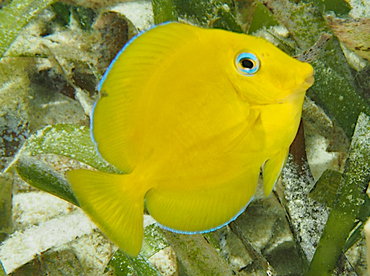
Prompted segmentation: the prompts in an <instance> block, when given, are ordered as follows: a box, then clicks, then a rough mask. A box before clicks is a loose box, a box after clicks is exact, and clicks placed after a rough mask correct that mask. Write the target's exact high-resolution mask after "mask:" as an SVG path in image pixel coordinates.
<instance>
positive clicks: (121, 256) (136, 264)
mask: <svg viewBox="0 0 370 276" xmlns="http://www.w3.org/2000/svg"><path fill="white" fill-rule="evenodd" d="M107 271H109V273H110V274H109V275H114V276H131V275H135V276H161V274H160V273H159V272H158V271H157V270H156V269H155V268H154V267H153V265H152V264H151V263H150V262H148V261H147V260H146V259H144V258H143V257H142V256H141V255H139V256H138V257H136V258H131V257H128V256H127V255H126V254H125V253H123V252H122V251H120V250H118V251H117V252H116V253H115V254H114V256H113V257H112V258H111V260H110V261H109V263H108V265H107V268H106V272H107Z"/></svg>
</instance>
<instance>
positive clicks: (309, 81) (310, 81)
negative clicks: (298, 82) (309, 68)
mask: <svg viewBox="0 0 370 276" xmlns="http://www.w3.org/2000/svg"><path fill="white" fill-rule="evenodd" d="M314 82H315V78H314V77H313V74H311V75H309V76H308V77H307V78H306V79H305V80H304V82H303V83H304V85H306V86H308V87H310V86H312V85H313V83H314ZM308 87H307V88H308Z"/></svg>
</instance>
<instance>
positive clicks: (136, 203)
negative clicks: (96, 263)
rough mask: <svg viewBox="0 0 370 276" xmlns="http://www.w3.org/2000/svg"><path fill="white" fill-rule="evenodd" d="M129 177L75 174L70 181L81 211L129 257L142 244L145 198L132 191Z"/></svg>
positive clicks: (71, 174)
mask: <svg viewBox="0 0 370 276" xmlns="http://www.w3.org/2000/svg"><path fill="white" fill-rule="evenodd" d="M129 176H130V175H117V174H108V173H103V172H96V171H88V170H74V171H69V172H67V179H68V181H69V183H70V184H71V187H72V190H73V192H74V194H75V196H76V197H77V200H78V202H79V203H80V206H81V208H82V209H83V210H84V211H85V212H86V213H87V214H88V215H89V217H90V218H91V220H92V221H93V222H94V223H96V225H98V227H99V228H100V229H101V230H102V231H103V233H104V234H105V235H106V236H107V237H108V238H109V239H110V240H112V241H113V242H114V243H115V244H116V245H117V246H119V247H120V248H121V249H122V250H123V251H124V252H125V253H127V254H128V255H130V256H137V255H138V254H139V252H140V249H141V245H142V241H143V211H144V194H140V192H137V191H135V190H134V189H130V186H131V187H132V185H133V183H128V180H130V177H129Z"/></svg>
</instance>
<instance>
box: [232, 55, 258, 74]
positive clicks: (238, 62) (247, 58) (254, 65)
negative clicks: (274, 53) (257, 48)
mask: <svg viewBox="0 0 370 276" xmlns="http://www.w3.org/2000/svg"><path fill="white" fill-rule="evenodd" d="M235 66H236V69H238V71H239V73H241V74H243V75H244V76H252V75H254V74H255V73H256V72H257V71H258V70H259V69H260V61H259V59H258V58H257V57H256V55H254V54H252V53H244V52H243V53H240V54H239V55H237V57H236V59H235Z"/></svg>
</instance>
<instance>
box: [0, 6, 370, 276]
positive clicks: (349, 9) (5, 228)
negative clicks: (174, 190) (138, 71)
mask: <svg viewBox="0 0 370 276" xmlns="http://www.w3.org/2000/svg"><path fill="white" fill-rule="evenodd" d="M369 16H370V3H369V1H362V2H361V3H359V2H357V1H348V2H345V1H330V0H327V1H315V0H312V1H309V0H307V1H288V0H277V1H266V0H260V1H257V0H256V1H251V0H240V1H231V0H230V1H226V0H225V1H218V0H213V1H195V0H189V1H181V0H171V1H168V0H167V1H160V0H153V1H145V0H140V1H139V0H138V1H118V0H114V1H94V0H88V1H87V0H86V1H82V0H81V1H77V0H76V1H46V0H43V1H42V0H34V1H32V0H22V1H20V0H13V1H4V2H1V3H0V58H1V59H0V95H1V96H0V101H1V104H0V110H1V117H0V132H1V137H0V151H1V156H2V159H1V160H0V166H1V170H2V173H1V175H0V202H1V204H0V241H1V242H2V243H1V244H0V261H1V264H2V268H3V269H1V266H0V275H6V274H10V275H43V274H47V273H49V274H50V275H189V276H192V275H366V274H367V272H366V269H367V264H366V261H365V259H366V257H365V256H366V247H365V240H364V233H363V228H364V224H365V222H366V221H367V219H368V217H369V215H370V200H369V197H368V195H367V194H366V190H367V187H368V184H369V181H370V121H369V120H370V117H369V116H370V100H369V99H370V98H369V93H370V82H369V75H370V69H369V68H370V66H369V53H370V50H369V49H370V48H369V47H370V41H369V36H368V33H369V30H370V22H369V19H368V18H369ZM166 21H180V22H182V23H184V22H185V23H191V24H193V25H197V26H201V27H204V28H219V29H225V30H229V31H233V32H236V33H247V34H252V35H256V36H261V37H264V38H267V39H268V40H270V41H271V42H272V43H273V44H275V45H276V46H278V47H279V48H280V49H281V50H283V51H284V52H286V53H287V54H289V55H290V56H295V57H297V58H298V59H301V60H305V61H308V62H310V63H311V65H312V66H313V68H314V70H315V83H314V84H313V86H312V87H311V88H310V89H309V90H308V91H307V93H306V95H307V97H306V99H305V102H304V104H303V114H302V123H301V125H300V128H299V131H298V134H297V137H296V139H295V141H294V142H293V144H292V146H291V148H290V155H289V157H288V160H287V165H286V167H285V168H284V169H283V171H282V177H281V180H280V181H278V183H277V184H276V185H275V188H274V191H273V192H272V193H271V194H270V195H269V196H268V197H267V198H265V196H264V191H263V189H262V190H261V191H259V190H257V193H256V195H255V199H254V200H253V201H252V202H251V204H249V206H248V207H247V209H246V210H245V211H244V212H243V213H242V214H241V215H240V216H239V217H238V218H237V219H236V220H235V221H233V222H231V223H230V224H228V225H226V226H224V227H222V228H220V229H218V230H216V231H213V232H209V233H206V234H196V235H185V234H179V233H173V232H170V231H167V230H164V229H162V228H160V227H158V225H157V224H155V223H154V221H153V219H151V217H150V216H148V215H146V214H144V241H143V245H142V250H141V252H140V254H139V255H138V256H137V257H130V256H128V255H126V254H125V253H124V252H123V251H121V250H117V247H116V246H114V245H113V244H112V243H111V242H110V241H109V240H108V239H107V238H105V237H104V235H102V233H101V232H100V231H99V229H98V228H97V227H96V226H95V225H94V224H93V223H92V222H91V221H90V220H89V219H88V218H87V217H86V216H85V215H84V214H83V212H82V211H81V210H80V209H79V208H77V207H76V206H79V203H78V201H77V199H76V197H75V195H74V194H73V192H72V190H71V188H70V186H69V183H68V182H67V180H66V177H65V173H66V172H67V171H69V170H71V169H78V168H83V169H96V170H98V171H101V172H106V173H119V171H118V170H117V169H116V168H115V167H113V166H112V165H110V164H108V163H107V162H106V161H105V160H104V159H103V158H102V157H101V156H100V155H99V154H98V153H97V152H96V149H95V145H94V143H93V142H92V141H91V137H90V128H89V117H90V115H91V109H92V106H93V103H94V101H95V100H96V99H97V98H98V94H97V92H96V88H97V85H98V83H99V81H100V79H101V78H102V76H103V74H104V72H105V70H106V68H107V67H108V65H109V64H110V62H111V60H112V59H113V58H114V57H115V56H116V54H117V53H118V51H119V50H120V49H121V48H122V47H123V46H124V45H125V43H126V42H127V41H128V40H129V39H130V38H131V37H133V36H134V35H135V34H137V33H139V32H140V31H143V30H146V29H149V28H150V27H151V26H153V25H154V24H159V23H163V22H166ZM215 47H217V45H215ZM281 70H285V68H284V64H282V68H281ZM26 183H27V184H26ZM41 191H42V192H41ZM54 196H56V197H58V198H56V197H54ZM59 198H60V199H61V200H59ZM220 204H222V203H220Z"/></svg>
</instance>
